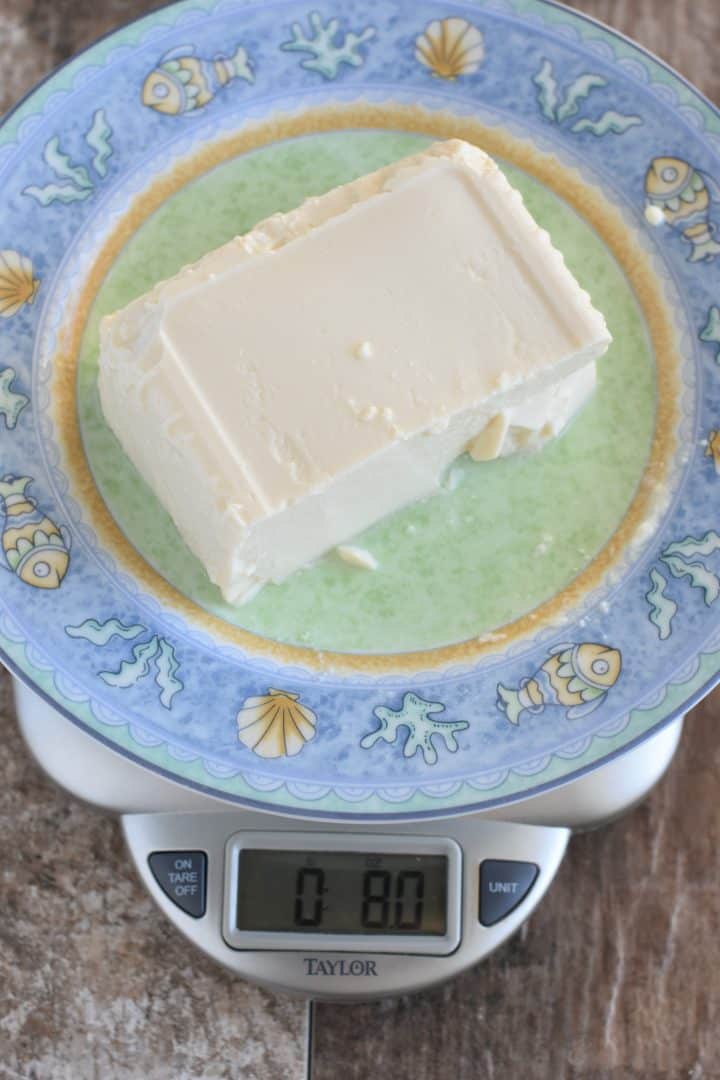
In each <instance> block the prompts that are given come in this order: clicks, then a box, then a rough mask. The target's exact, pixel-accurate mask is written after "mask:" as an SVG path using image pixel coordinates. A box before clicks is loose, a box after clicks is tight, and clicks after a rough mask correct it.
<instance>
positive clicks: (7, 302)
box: [0, 250, 40, 319]
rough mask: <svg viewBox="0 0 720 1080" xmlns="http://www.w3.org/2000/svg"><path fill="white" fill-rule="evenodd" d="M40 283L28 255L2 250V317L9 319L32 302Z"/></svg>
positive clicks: (0, 285) (0, 288)
mask: <svg viewBox="0 0 720 1080" xmlns="http://www.w3.org/2000/svg"><path fill="white" fill-rule="evenodd" d="M39 285H40V282H39V280H38V279H37V278H34V277H33V268H32V263H31V262H30V259H28V257H27V255H21V254H20V253H19V252H18V251H10V250H5V251H0V318H3V319H9V318H10V317H11V316H12V315H16V314H17V313H18V311H19V310H20V308H21V307H23V306H24V305H25V304H32V302H33V300H34V299H35V296H36V295H37V291H38V287H39Z"/></svg>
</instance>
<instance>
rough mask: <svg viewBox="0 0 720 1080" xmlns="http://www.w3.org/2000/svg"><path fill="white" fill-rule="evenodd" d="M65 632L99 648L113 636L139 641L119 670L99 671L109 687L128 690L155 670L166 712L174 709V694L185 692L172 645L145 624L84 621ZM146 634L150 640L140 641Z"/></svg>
mask: <svg viewBox="0 0 720 1080" xmlns="http://www.w3.org/2000/svg"><path fill="white" fill-rule="evenodd" d="M65 633H66V634H67V635H68V637H71V638H82V639H83V640H84V641H89V642H90V643H91V645H95V646H97V647H98V648H100V649H104V648H105V647H106V646H107V645H109V644H110V642H111V641H112V639H113V638H114V637H119V638H121V639H122V640H123V641H128V642H129V641H135V642H136V643H135V645H133V647H132V649H131V651H130V658H128V659H123V660H122V661H121V662H120V666H119V667H118V668H117V670H115V671H112V670H108V671H99V672H98V675H99V677H100V678H101V679H102V680H103V682H105V683H107V685H108V686H115V687H117V688H118V689H120V690H126V689H128V687H131V686H135V685H136V684H137V683H139V682H140V680H141V679H144V678H146V677H147V676H148V675H149V674H150V673H151V672H152V671H153V670H154V672H155V683H156V685H157V687H158V693H159V698H160V704H161V705H162V706H164V708H166V709H169V708H170V707H171V705H172V701H173V698H174V697H175V695H176V694H178V693H179V692H180V691H181V690H183V689H184V683H183V682H182V680H181V679H179V678H178V675H177V673H178V670H179V668H180V664H179V663H178V660H177V658H176V656H175V650H174V648H173V646H172V645H171V644H170V642H169V641H167V639H166V638H164V637H160V636H159V635H158V634H151V633H150V631H149V630H148V627H147V626H144V625H143V624H142V623H133V624H131V625H129V626H126V625H125V624H124V623H122V622H121V621H120V620H119V619H108V620H107V621H106V622H104V623H100V622H98V621H97V619H85V621H84V622H82V623H80V625H79V626H66V627H65ZM147 634H150V637H146V638H145V640H144V641H138V640H137V639H138V638H140V636H141V635H147Z"/></svg>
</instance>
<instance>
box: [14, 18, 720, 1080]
mask: <svg viewBox="0 0 720 1080" xmlns="http://www.w3.org/2000/svg"><path fill="white" fill-rule="evenodd" d="M157 6H159V5H158V4H154V3H149V2H147V0H0V46H1V47H2V56H3V68H2V74H1V75H0V108H2V109H5V108H8V107H9V106H10V105H11V104H12V103H13V102H14V101H15V100H16V99H17V98H18V97H19V96H20V95H21V94H22V93H24V92H25V91H26V90H28V89H30V87H31V86H32V85H33V84H34V83H35V82H36V81H37V80H38V79H39V78H42V77H43V76H44V75H45V74H46V73H47V72H48V71H49V70H51V69H52V68H53V67H55V66H56V65H57V64H59V63H61V62H62V61H63V60H65V59H67V58H68V57H69V56H71V55H72V54H73V53H75V52H76V51H77V50H78V49H80V48H82V47H83V46H85V45H86V44H88V43H89V42H90V41H91V40H93V39H94V38H96V37H97V36H99V35H100V34H103V33H105V32H107V31H108V30H110V29H112V28H113V27H114V26H116V25H119V24H121V23H123V22H126V21H127V20H129V19H131V18H135V17H137V16H138V15H140V14H142V13H144V12H146V11H149V10H151V9H152V8H153V7H157ZM441 6H442V5H441ZM574 6H575V7H577V8H578V9H579V10H581V11H583V12H585V13H587V14H588V15H591V16H593V17H595V18H598V19H601V20H602V21H604V22H606V23H608V24H610V25H612V26H614V27H616V28H617V29H618V30H620V31H622V32H623V33H626V34H628V35H629V36H631V37H634V38H636V39H637V40H638V41H640V42H641V43H642V44H643V45H645V46H646V47H647V48H649V49H651V50H652V51H654V52H656V53H657V54H658V55H659V56H661V57H662V58H663V59H665V60H667V61H668V62H669V63H670V64H672V65H673V66H674V67H676V68H677V69H678V70H679V71H681V72H682V73H683V74H684V75H686V76H687V77H688V78H690V79H691V80H692V81H693V82H695V83H696V84H697V85H698V86H699V87H700V89H701V90H703V92H704V93H705V94H707V95H708V96H709V97H710V98H711V99H713V100H715V101H718V100H720V64H718V61H717V57H718V54H719V53H720V7H719V5H718V0H578V2H577V3H576V4H575V5H574ZM8 687H9V680H8V679H7V677H5V676H0V737H1V738H2V741H3V745H4V746H5V748H6V753H5V755H4V760H3V762H2V764H0V780H1V785H0V854H1V855H2V860H1V862H0V913H1V915H2V917H1V918H0V1077H4V1076H7V1077H10V1078H23V1080H25V1078H27V1080H31V1078H32V1080H86V1078H87V1080H95V1078H102V1080H136V1078H137V1080H141V1078H143V1080H165V1078H172V1080H185V1078H188V1080H190V1078H193V1080H194V1078H196V1077H207V1078H208V1080H214V1078H221V1077H228V1078H230V1077H232V1078H236V1077H238V1078H242V1080H299V1078H300V1076H301V1074H302V1056H303V1023H304V1012H303V1009H302V1007H301V1006H300V1005H299V1004H297V1003H293V1002H290V1001H288V1000H286V999H283V998H276V997H274V996H273V995H270V994H265V993H263V992H262V991H259V990H256V989H253V988H251V987H249V986H247V985H246V984H244V983H242V982H240V981H238V980H233V979H232V978H230V977H229V976H228V975H226V974H225V973H224V972H222V971H221V970H219V969H218V968H216V967H214V966H212V965H211V964H210V963H209V962H206V961H205V960H204V959H203V958H202V957H201V956H200V955H199V954H197V953H194V952H192V951H190V950H189V949H188V948H187V946H186V945H185V943H184V941H183V940H181V939H180V937H179V935H177V934H176V933H175V931H174V930H173V929H172V928H171V927H170V926H169V924H168V923H167V922H166V921H165V920H164V919H163V918H162V917H161V916H160V915H159V913H158V912H156V910H155V908H154V906H153V905H152V903H151V902H150V900H149V899H148V898H147V896H146V895H145V893H144V892H143V891H142V890H141V888H140V886H139V885H138V884H137V882H136V881H135V878H134V876H133V874H132V871H131V869H130V866H129V864H128V862H127V859H126V857H125V854H124V851H123V847H122V843H121V840H120V836H119V832H118V829H117V826H116V824H115V823H114V822H113V821H112V820H111V819H109V818H106V817H103V816H101V815H98V814H96V813H94V812H93V811H91V810H90V809H88V808H86V807H83V806H81V805H80V804H78V803H77V802H75V801H74V800H72V799H70V798H69V797H67V796H65V795H64V794H63V793H61V792H59V791H57V790H55V789H54V788H53V787H52V785H50V784H49V783H48V782H47V781H46V780H45V779H44V778H43V776H42V775H41V774H40V773H39V771H38V770H37V768H36V767H35V765H34V764H33V763H32V762H31V760H30V759H29V758H28V757H27V755H26V754H25V753H24V751H23V748H22V746H21V743H20V739H19V736H18V734H17V730H16V728H15V726H14V723H13V720H12V705H11V700H10V697H9V690H8ZM719 712H720V693H718V694H715V695H713V696H712V697H711V698H710V699H708V701H706V702H705V703H704V704H703V705H702V706H701V707H700V708H698V709H697V710H695V712H694V713H693V714H692V715H691V716H690V718H689V720H688V723H687V730H686V733H685V736H684V738H683V741H682V743H681V747H680V751H679V754H678V757H677V759H676V761H675V763H674V764H673V766H672V768H671V770H670V773H669V775H668V777H667V778H666V779H665V780H664V781H663V782H662V783H661V784H660V786H659V787H658V788H657V789H656V791H655V792H654V793H653V795H652V796H651V797H650V798H649V799H648V800H647V802H646V803H645V804H644V805H643V806H642V807H641V808H640V809H638V810H637V811H635V812H634V813H633V814H631V815H630V816H628V817H627V818H626V819H624V820H623V821H621V822H619V823H617V824H616V825H614V826H613V827H612V828H607V829H604V830H602V831H599V832H597V833H593V834H588V835H585V836H581V837H576V838H575V839H574V840H573V841H572V844H571V848H570V853H569V856H568V859H567V861H566V863H565V864H564V866H563V868H562V870H561V873H560V875H559V878H558V880H557V882H556V883H555V885H554V886H553V889H552V891H551V893H550V894H549V896H548V897H547V899H546V900H545V901H544V903H543V904H542V905H541V907H540V908H539V910H538V911H537V913H536V914H535V915H534V917H533V918H532V920H531V921H530V923H529V924H528V925H527V926H526V927H525V928H524V929H523V930H522V932H521V933H520V935H518V936H517V937H516V938H515V939H514V940H513V941H511V942H510V943H509V944H508V945H507V946H506V947H505V948H503V949H501V950H500V951H499V952H498V953H497V954H495V956H493V957H492V958H491V959H490V960H489V961H487V962H486V963H485V964H483V965H482V966H481V967H479V968H477V969H476V970H474V971H473V972H470V973H468V974H466V975H465V976H464V977H462V978H461V979H459V980H457V981H456V982H455V983H453V984H450V985H448V986H447V987H444V988H442V989H439V990H437V991H434V992H432V993H427V994H424V995H420V996H418V997H415V998H406V999H405V998H404V999H395V1000H390V1001H386V1002H384V1003H382V1004H380V1005H373V1006H343V1007H333V1006H328V1005H320V1006H318V1008H317V1017H316V1019H317V1022H316V1029H315V1030H316V1038H315V1062H314V1072H313V1080H336V1078H337V1077H339V1076H342V1077H343V1080H361V1078H362V1080H366V1078H370V1077H375V1076H378V1077H392V1078H393V1080H470V1078H472V1080H495V1078H497V1080H501V1078H502V1080H681V1078H683V1080H715V1078H719V1077H720V1036H719V1034H718V1033H719V1031H720V964H719V963H718V959H719V957H718V941H719V940H720V869H719V860H718V854H717V853H718V850H719V849H720V812H719V811H718V807H720V740H719V739H718V734H717V729H718V713H719Z"/></svg>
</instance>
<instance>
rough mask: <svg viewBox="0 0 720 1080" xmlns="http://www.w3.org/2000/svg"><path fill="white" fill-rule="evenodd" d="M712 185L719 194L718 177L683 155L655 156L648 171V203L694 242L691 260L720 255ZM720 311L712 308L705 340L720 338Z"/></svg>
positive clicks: (646, 183) (670, 224) (703, 332)
mask: <svg viewBox="0 0 720 1080" xmlns="http://www.w3.org/2000/svg"><path fill="white" fill-rule="evenodd" d="M710 188H712V189H713V190H714V191H715V193H716V194H717V190H718V188H717V184H716V183H715V181H714V180H713V179H712V178H711V177H709V176H706V175H705V174H704V173H701V172H700V170H699V169H696V168H694V166H692V165H691V164H690V163H689V162H687V161H683V159H682V158H676V157H656V158H653V159H652V161H651V162H650V164H649V166H648V170H647V172H646V173H645V194H646V196H647V199H648V203H649V205H650V206H651V207H657V208H658V209H659V210H660V212H661V213H662V215H663V217H664V219H665V223H666V224H667V225H669V226H670V227H671V228H673V229H676V230H677V231H678V232H679V233H680V235H681V236H682V238H683V240H685V241H687V243H688V244H690V253H689V255H688V257H687V261H688V262H706V261H707V262H709V261H711V260H712V259H714V258H715V256H716V255H720V244H718V243H717V242H716V241H715V240H713V233H714V232H715V229H716V226H715V224H714V222H712V221H711V220H710V212H711V209H712V202H711V198H710ZM716 312H717V308H710V311H709V312H708V322H707V326H706V327H705V329H704V330H702V331H701V332H700V338H701V340H702V341H716V340H718V339H717V334H718V317H717V314H715V313H716ZM705 334H707V335H708V336H707V337H705V336H704V335H705Z"/></svg>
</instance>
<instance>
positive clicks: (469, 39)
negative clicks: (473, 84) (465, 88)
mask: <svg viewBox="0 0 720 1080" xmlns="http://www.w3.org/2000/svg"><path fill="white" fill-rule="evenodd" d="M415 59H416V60H419V61H420V63H421V64H424V66H425V67H426V68H429V69H430V71H431V72H432V74H433V75H435V76H437V78H439V79H451V80H452V79H457V77H458V76H459V75H473V74H474V73H475V72H476V71H477V70H478V68H479V67H480V65H481V64H482V62H483V60H484V59H485V43H484V40H483V36H482V34H481V33H480V31H479V30H478V28H477V26H473V24H472V23H469V22H468V21H467V20H466V19H458V18H450V19H435V21H434V22H431V23H428V25H427V26H426V27H425V30H424V31H423V33H422V34H420V36H419V37H417V38H416V39H415Z"/></svg>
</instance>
